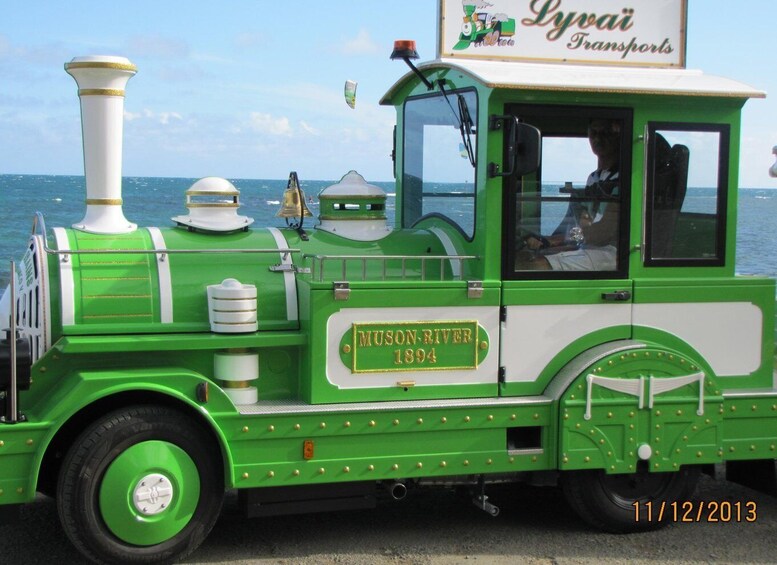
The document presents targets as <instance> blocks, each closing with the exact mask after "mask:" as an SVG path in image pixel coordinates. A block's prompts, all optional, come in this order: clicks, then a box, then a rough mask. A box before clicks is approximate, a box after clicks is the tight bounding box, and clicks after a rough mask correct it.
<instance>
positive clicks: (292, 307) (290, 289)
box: [267, 228, 299, 321]
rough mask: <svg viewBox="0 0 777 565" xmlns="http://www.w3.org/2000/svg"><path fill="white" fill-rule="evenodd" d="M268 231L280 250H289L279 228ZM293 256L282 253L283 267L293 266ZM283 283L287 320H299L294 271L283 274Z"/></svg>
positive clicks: (268, 229)
mask: <svg viewBox="0 0 777 565" xmlns="http://www.w3.org/2000/svg"><path fill="white" fill-rule="evenodd" d="M267 231H269V232H270V234H271V235H272V236H273V238H274V239H275V244H276V245H277V246H278V249H289V244H288V242H287V241H286V238H285V237H283V234H282V233H281V230H279V229H278V228H267ZM291 264H292V261H291V254H290V253H281V265H291ZM283 282H284V285H285V287H286V319H287V320H291V321H297V320H299V314H298V312H297V282H296V280H295V278H294V272H293V271H284V272H283Z"/></svg>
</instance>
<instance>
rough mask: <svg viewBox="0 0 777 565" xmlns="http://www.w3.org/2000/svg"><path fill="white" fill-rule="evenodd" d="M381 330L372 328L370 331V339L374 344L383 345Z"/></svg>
mask: <svg viewBox="0 0 777 565" xmlns="http://www.w3.org/2000/svg"><path fill="white" fill-rule="evenodd" d="M383 333H384V332H383V330H373V332H372V341H374V342H375V345H377V346H381V345H383Z"/></svg>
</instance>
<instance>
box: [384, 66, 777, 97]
mask: <svg viewBox="0 0 777 565" xmlns="http://www.w3.org/2000/svg"><path fill="white" fill-rule="evenodd" d="M418 69H419V70H421V71H422V72H423V71H426V72H429V71H433V70H437V69H440V70H450V71H452V72H460V73H463V74H464V75H468V76H470V77H471V78H472V79H474V80H476V81H478V82H480V83H482V84H483V85H485V86H487V87H489V88H505V89H521V90H555V91H569V92H611V93H622V94H654V95H673V96H713V97H724V98H745V99H746V98H765V97H766V93H765V92H763V91H761V90H756V89H754V88H752V87H750V86H748V85H746V84H743V83H741V82H737V81H734V80H731V79H727V78H723V77H717V76H713V75H706V74H704V73H702V72H701V71H697V70H689V69H665V68H642V67H637V68H635V67H603V66H588V65H570V64H542V63H522V62H505V61H489V60H476V59H459V58H457V59H436V60H434V61H428V62H426V63H421V64H420V65H418ZM425 74H426V73H425ZM414 77H415V75H414V74H413V73H412V72H409V73H407V74H406V75H405V76H403V77H402V78H401V79H399V80H398V81H397V82H396V83H395V84H394V85H393V86H392V87H391V88H390V89H389V91H388V92H387V93H386V94H385V95H384V96H383V98H382V99H381V101H380V103H381V104H386V105H391V104H393V103H394V97H395V96H396V94H397V92H399V90H400V89H401V88H402V87H403V86H404V85H406V84H407V83H408V81H410V80H411V79H412V78H414Z"/></svg>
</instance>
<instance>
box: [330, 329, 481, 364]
mask: <svg viewBox="0 0 777 565" xmlns="http://www.w3.org/2000/svg"><path fill="white" fill-rule="evenodd" d="M488 347H489V342H488V334H487V333H486V332H485V331H484V330H483V329H482V328H481V327H480V325H479V324H478V323H477V321H476V320H464V321H461V320H455V321H454V320H452V321H447V320H439V321H437V320H435V321H429V322H374V323H373V322H366V323H358V324H352V325H351V331H350V332H346V333H345V335H343V338H342V339H341V340H340V358H341V359H342V361H343V363H344V364H345V365H346V366H347V367H349V368H350V369H351V372H352V373H384V372H396V371H446V370H454V369H456V370H460V369H473V370H474V369H477V368H478V365H479V364H480V363H482V362H483V360H484V359H485V357H486V355H487V354H488Z"/></svg>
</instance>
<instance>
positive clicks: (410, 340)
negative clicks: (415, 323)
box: [405, 330, 417, 345]
mask: <svg viewBox="0 0 777 565" xmlns="http://www.w3.org/2000/svg"><path fill="white" fill-rule="evenodd" d="M416 337H417V336H416V330H405V341H406V342H407V344H408V345H415V341H416Z"/></svg>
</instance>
